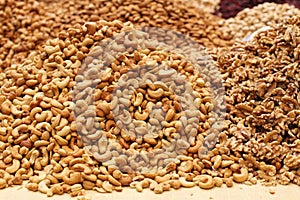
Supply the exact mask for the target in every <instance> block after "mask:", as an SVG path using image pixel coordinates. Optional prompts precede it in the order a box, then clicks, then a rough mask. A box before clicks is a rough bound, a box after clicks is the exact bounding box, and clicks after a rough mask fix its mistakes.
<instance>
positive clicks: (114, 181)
mask: <svg viewBox="0 0 300 200" xmlns="http://www.w3.org/2000/svg"><path fill="white" fill-rule="evenodd" d="M108 181H109V182H110V183H111V184H113V185H115V186H121V183H120V182H119V181H117V179H115V178H114V177H113V176H112V175H108Z"/></svg>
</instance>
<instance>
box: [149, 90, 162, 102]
mask: <svg viewBox="0 0 300 200" xmlns="http://www.w3.org/2000/svg"><path fill="white" fill-rule="evenodd" d="M147 93H148V94H149V96H150V97H152V98H154V99H159V98H160V97H162V96H163V94H164V90H163V89H161V88H158V89H157V90H150V89H148V90H147Z"/></svg>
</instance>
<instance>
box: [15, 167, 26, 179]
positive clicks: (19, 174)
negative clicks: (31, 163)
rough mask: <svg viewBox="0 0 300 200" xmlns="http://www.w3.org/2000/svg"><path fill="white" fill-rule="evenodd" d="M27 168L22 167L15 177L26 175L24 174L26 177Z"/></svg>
mask: <svg viewBox="0 0 300 200" xmlns="http://www.w3.org/2000/svg"><path fill="white" fill-rule="evenodd" d="M26 173H27V170H26V169H24V168H20V169H19V170H18V171H17V172H16V174H15V177H24V176H23V174H24V175H25V177H26V176H27V174H26Z"/></svg>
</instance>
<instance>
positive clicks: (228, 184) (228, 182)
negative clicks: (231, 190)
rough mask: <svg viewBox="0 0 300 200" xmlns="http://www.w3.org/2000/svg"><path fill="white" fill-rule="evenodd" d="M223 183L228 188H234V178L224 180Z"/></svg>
mask: <svg viewBox="0 0 300 200" xmlns="http://www.w3.org/2000/svg"><path fill="white" fill-rule="evenodd" d="M223 181H225V184H226V186H227V187H232V186H233V181H232V178H224V179H223Z"/></svg>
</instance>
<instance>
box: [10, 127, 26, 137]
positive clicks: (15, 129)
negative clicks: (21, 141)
mask: <svg viewBox="0 0 300 200" xmlns="http://www.w3.org/2000/svg"><path fill="white" fill-rule="evenodd" d="M27 130H28V125H26V124H21V125H19V126H17V127H16V128H14V129H13V130H12V136H14V137H15V138H17V137H19V136H20V134H19V131H27Z"/></svg>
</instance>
